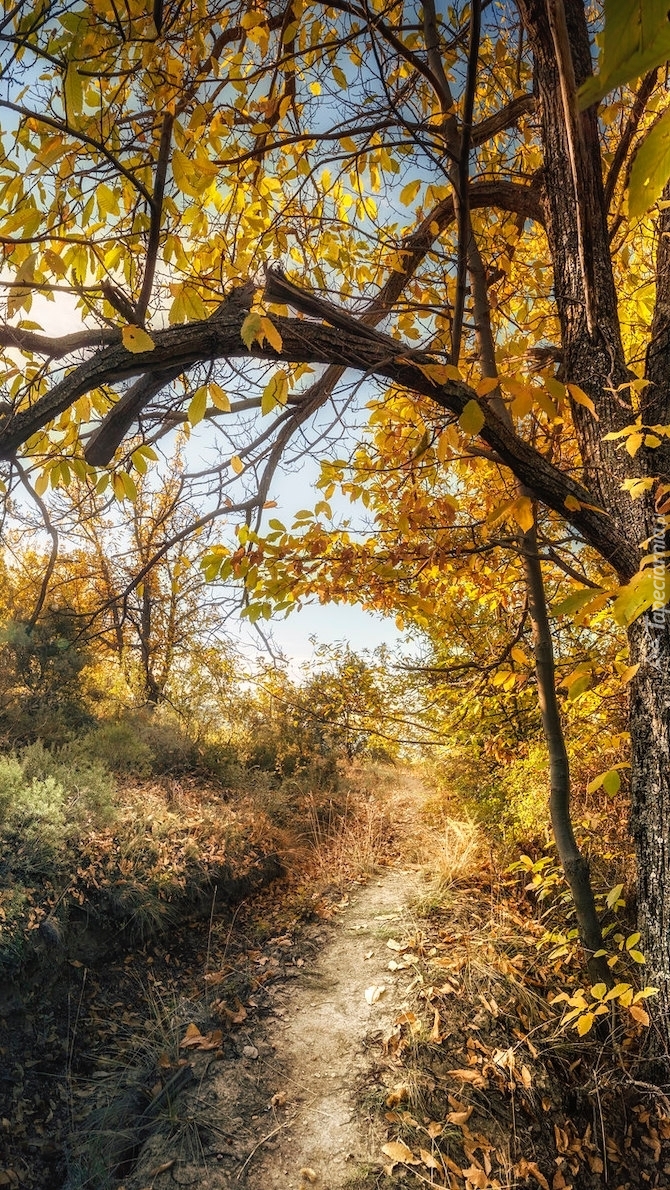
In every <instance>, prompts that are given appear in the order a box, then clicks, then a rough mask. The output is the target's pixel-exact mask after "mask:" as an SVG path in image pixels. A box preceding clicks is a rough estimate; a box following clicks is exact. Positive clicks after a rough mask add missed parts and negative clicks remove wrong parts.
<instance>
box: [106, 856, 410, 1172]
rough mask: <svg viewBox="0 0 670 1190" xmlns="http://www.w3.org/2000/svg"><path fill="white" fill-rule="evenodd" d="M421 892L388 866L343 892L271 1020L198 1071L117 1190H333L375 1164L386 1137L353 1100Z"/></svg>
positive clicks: (390, 1011)
mask: <svg viewBox="0 0 670 1190" xmlns="http://www.w3.org/2000/svg"><path fill="white" fill-rule="evenodd" d="M421 887H422V881H421V876H420V875H419V873H418V872H417V870H416V869H414V870H411V869H394V870H389V871H388V872H385V873H383V874H382V875H381V876H378V877H372V878H371V879H370V881H369V882H368V883H367V884H365V885H362V886H360V887H359V888H357V889H355V890H354V891H353V892H352V893H351V894H350V896H349V903H348V904H347V905H346V907H344V908H343V909H342V910H341V912H340V913H339V914H338V916H337V918H336V920H335V921H334V922H333V923H332V924H329V925H328V926H326V927H324V928H323V929H322V930H321V934H322V935H324V936H323V937H321V939H317V942H318V941H320V942H321V947H320V949H319V950H318V951H317V953H316V955H315V957H314V959H313V961H309V962H306V963H305V964H304V965H303V966H302V967H301V968H300V972H299V974H298V975H297V977H296V978H294V979H293V980H290V981H284V982H278V983H277V984H275V985H274V986H273V987H272V988H270V989H269V995H270V1004H269V1006H268V1007H269V1009H270V1011H269V1012H268V1013H267V1015H266V1016H265V1018H264V1019H262V1020H258V1021H257V1022H255V1023H254V1024H252V1026H251V1027H250V1028H248V1029H247V1030H246V1031H244V1030H242V1031H241V1032H240V1034H239V1035H238V1036H237V1038H236V1041H235V1045H236V1052H235V1054H234V1055H232V1054H227V1055H225V1056H224V1057H223V1059H222V1060H217V1061H212V1062H211V1063H210V1064H209V1065H208V1066H207V1068H206V1069H204V1068H203V1069H202V1070H201V1071H200V1072H199V1076H198V1077H199V1082H198V1089H197V1092H194V1093H191V1094H190V1095H189V1094H188V1093H187V1096H186V1098H187V1100H188V1103H187V1106H186V1107H184V1106H183V1105H181V1109H180V1114H181V1127H176V1128H175V1127H173V1129H172V1135H171V1136H166V1135H163V1136H162V1137H161V1136H160V1135H159V1134H156V1135H155V1136H154V1137H152V1138H151V1140H149V1141H148V1143H147V1144H146V1145H145V1146H144V1149H143V1151H142V1154H141V1156H140V1160H139V1162H138V1164H137V1166H136V1167H135V1169H134V1171H133V1174H132V1176H131V1177H130V1178H129V1179H128V1180H127V1181H126V1182H125V1183H124V1190H148V1187H149V1186H152V1187H153V1186H154V1185H155V1187H156V1190H161V1186H162V1184H163V1183H165V1184H167V1182H168V1181H169V1179H170V1177H172V1184H174V1182H176V1183H177V1184H178V1185H181V1186H194V1185H195V1186H198V1187H199V1188H201V1190H233V1188H234V1187H239V1188H244V1190H274V1188H275V1187H277V1188H278V1187H281V1188H282V1190H307V1187H309V1185H310V1184H312V1185H315V1186H316V1187H317V1190H340V1188H342V1187H344V1186H347V1187H355V1186H356V1178H357V1172H361V1173H362V1170H363V1168H364V1167H365V1165H366V1164H367V1165H368V1168H369V1166H370V1165H371V1164H372V1165H374V1166H377V1167H379V1163H380V1160H381V1157H382V1154H381V1145H382V1144H383V1143H384V1140H385V1136H383V1135H381V1133H379V1132H377V1131H376V1130H375V1128H374V1126H373V1125H372V1124H368V1122H367V1121H366V1120H365V1118H364V1113H361V1111H360V1108H357V1106H356V1102H355V1099H356V1092H357V1089H358V1088H359V1086H360V1083H361V1080H363V1079H364V1078H365V1075H366V1073H367V1072H369V1071H370V1069H371V1067H372V1066H373V1065H374V1060H375V1054H379V1053H380V1051H381V1045H382V1039H383V1035H384V1033H385V1032H386V1031H388V1030H389V1029H390V1027H391V1025H392V1023H393V1021H394V1019H395V1017H396V1016H397V1015H398V1013H399V1011H401V1010H402V1007H403V999H404V995H405V990H406V988H407V987H408V985H409V984H410V983H411V981H412V979H413V978H414V975H413V972H412V970H411V969H408V968H405V967H403V966H402V964H397V963H394V951H393V950H392V949H390V948H389V947H388V946H387V942H388V940H389V939H399V938H400V937H402V936H403V934H405V933H406V932H407V931H408V929H411V926H412V915H411V902H412V899H413V898H415V897H416V895H417V894H419V893H420V891H421ZM397 957H398V956H397V953H396V955H395V958H397ZM390 962H391V963H392V964H393V965H394V966H395V967H396V968H397V969H396V970H391V969H389V963H390ZM373 988H374V989H376V992H375V993H374V994H373V993H372V992H371V991H370V989H373ZM380 988H383V989H384V990H383V991H382V992H379V989H380ZM366 992H367V996H366ZM370 1001H372V1002H370ZM168 1162H172V1163H173V1164H172V1165H171V1168H170V1172H169V1173H168V1170H167V1169H165V1170H163V1169H162V1168H161V1167H162V1166H166V1165H167V1163H168Z"/></svg>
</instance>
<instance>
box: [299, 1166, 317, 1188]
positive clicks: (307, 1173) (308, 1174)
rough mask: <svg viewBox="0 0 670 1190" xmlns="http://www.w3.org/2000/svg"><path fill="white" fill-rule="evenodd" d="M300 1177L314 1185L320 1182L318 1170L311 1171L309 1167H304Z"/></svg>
mask: <svg viewBox="0 0 670 1190" xmlns="http://www.w3.org/2000/svg"><path fill="white" fill-rule="evenodd" d="M300 1177H301V1178H304V1179H305V1181H306V1182H311V1183H312V1185H314V1183H315V1182H318V1180H319V1175H318V1173H317V1172H316V1170H314V1169H310V1167H309V1166H308V1165H305V1166H303V1168H302V1169H301V1170H300Z"/></svg>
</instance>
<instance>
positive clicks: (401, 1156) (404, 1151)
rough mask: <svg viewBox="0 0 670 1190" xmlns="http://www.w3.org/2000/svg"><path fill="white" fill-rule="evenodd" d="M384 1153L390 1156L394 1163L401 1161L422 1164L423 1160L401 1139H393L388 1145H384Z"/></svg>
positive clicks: (409, 1163)
mask: <svg viewBox="0 0 670 1190" xmlns="http://www.w3.org/2000/svg"><path fill="white" fill-rule="evenodd" d="M382 1153H383V1154H384V1155H385V1156H386V1157H390V1158H391V1161H392V1162H393V1164H394V1165H397V1164H398V1162H399V1161H401V1162H402V1163H403V1164H404V1165H420V1164H421V1162H420V1160H419V1158H418V1157H415V1156H414V1153H413V1152H412V1150H411V1149H408V1148H407V1145H406V1144H404V1143H403V1141H401V1140H391V1141H389V1143H388V1144H387V1145H382Z"/></svg>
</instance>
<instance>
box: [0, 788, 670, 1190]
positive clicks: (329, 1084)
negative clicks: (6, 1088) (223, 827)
mask: <svg viewBox="0 0 670 1190" xmlns="http://www.w3.org/2000/svg"><path fill="white" fill-rule="evenodd" d="M375 780H376V782H377V785H376V787H375V788H374V791H373V796H370V794H369V779H368V789H367V792H366V793H365V796H363V797H361V800H360V804H359V805H358V806H357V809H356V813H355V814H349V816H348V817H345V818H343V819H342V820H341V821H340V823H339V825H338V824H332V823H331V824H330V825H329V827H328V829H325V828H324V830H323V832H321V833H320V832H319V830H316V831H314V830H313V831H312V839H311V844H310V848H309V849H308V850H307V851H306V850H305V848H304V847H297V848H293V850H292V844H291V836H290V833H287V835H286V838H285V843H286V854H285V855H284V857H283V858H284V865H285V868H286V869H288V875H287V877H286V878H285V879H283V880H280V881H275V882H274V883H273V884H272V885H270V886H269V887H268V888H266V889H265V890H264V891H262V892H260V893H256V894H255V895H253V896H252V897H250V898H249V900H248V901H247V902H245V903H243V904H241V905H240V906H238V908H237V909H236V910H235V912H234V913H232V912H231V913H228V914H226V915H224V916H223V917H221V918H218V917H216V918H215V916H214V913H213V912H212V917H211V920H210V921H209V922H207V921H205V922H195V923H192V924H191V925H187V926H185V927H182V928H180V929H178V930H175V931H173V932H172V934H171V936H170V937H169V939H165V938H163V939H161V940H157V941H156V942H154V943H153V944H152V945H147V946H145V947H143V948H138V949H135V950H133V951H132V952H131V953H128V954H127V955H125V957H122V958H121V959H120V960H119V961H118V962H115V963H113V964H109V965H107V966H106V967H105V966H104V964H103V965H101V964H100V963H98V964H97V966H96V968H95V969H91V971H90V972H87V970H86V969H83V970H82V966H81V963H77V962H75V963H74V964H71V967H70V969H71V976H72V979H71V983H70V985H69V986H68V989H67V993H66V994H65V993H63V995H62V998H61V1001H60V1003H59V1004H54V1005H52V1006H51V1008H53V1012H50V1011H45V1014H44V1018H43V1019H42V1021H41V1022H40V1023H39V1027H38V1025H37V1024H36V1023H35V1022H34V1021H28V1023H27V1024H26V1022H25V1021H24V1022H23V1025H22V1028H23V1029H24V1035H23V1039H22V1040H20V1041H19V1042H17V1043H16V1044H18V1045H20V1047H21V1050H22V1061H21V1062H18V1061H17V1062H16V1065H15V1068H14V1071H13V1072H12V1073H13V1074H14V1076H15V1077H17V1072H18V1077H21V1078H22V1079H23V1084H22V1088H21V1094H20V1095H18V1096H17V1095H16V1094H15V1096H14V1102H15V1107H14V1111H15V1115H14V1117H13V1119H12V1120H10V1119H8V1118H7V1119H6V1120H5V1119H3V1120H2V1122H1V1125H0V1126H1V1128H2V1129H3V1130H4V1134H5V1138H6V1140H7V1142H8V1145H7V1148H8V1155H9V1156H8V1159H7V1161H6V1164H5V1167H4V1169H3V1168H2V1167H1V1166H0V1186H3V1185H7V1186H11V1187H15V1188H17V1190H19V1188H20V1190H23V1187H25V1188H26V1190H112V1188H114V1190H167V1188H170V1187H174V1186H189V1187H202V1190H234V1188H235V1190H237V1188H238V1187H239V1188H240V1190H245V1188H246V1190H276V1188H279V1187H282V1188H285V1190H307V1188H308V1187H309V1186H311V1185H313V1186H315V1187H317V1190H345V1187H346V1190H395V1188H396V1187H398V1188H400V1187H408V1186H411V1187H417V1188H418V1187H420V1186H424V1185H430V1186H444V1187H453V1188H454V1190H489V1188H490V1190H512V1188H516V1187H518V1188H524V1190H531V1188H532V1190H537V1188H538V1187H539V1188H540V1190H568V1188H572V1190H600V1188H601V1187H611V1188H612V1190H632V1188H637V1187H642V1186H644V1187H647V1186H649V1187H670V1108H669V1105H668V1103H667V1100H665V1099H664V1098H663V1096H658V1095H653V1094H650V1093H649V1089H648V1088H646V1087H644V1086H643V1085H642V1084H643V1081H644V1076H645V1068H644V1067H643V1066H641V1065H640V1063H639V1061H638V1060H637V1059H636V1058H635V1057H634V1056H633V1055H632V1054H628V1053H627V1052H626V1051H625V1048H623V1049H622V1046H621V1044H619V1042H617V1043H616V1044H613V1043H612V1041H611V1039H609V1040H608V1039H607V1038H602V1037H601V1038H597V1037H595V1036H594V1035H589V1036H588V1037H586V1038H579V1037H577V1035H576V1034H575V1032H574V1030H566V1029H565V1028H562V1027H561V1009H560V1007H558V1006H557V1007H552V1004H551V1001H552V999H553V997H554V996H555V995H556V993H557V992H559V991H561V990H562V989H563V987H564V986H567V987H568V988H569V990H572V988H574V984H575V974H574V972H573V973H571V972H570V971H569V969H568V967H562V966H560V965H558V966H557V965H556V964H554V966H553V967H552V966H551V965H550V964H549V963H548V962H547V959H546V958H545V957H543V952H542V951H541V950H539V949H538V941H539V939H540V937H541V935H542V934H543V932H544V926H543V925H542V924H541V922H540V921H539V919H538V915H537V913H536V911H535V909H534V907H533V904H532V901H531V900H530V899H529V898H528V894H527V893H525V892H524V883H525V882H523V881H522V882H519V881H518V880H515V879H510V877H509V875H506V874H505V873H504V872H503V873H500V872H499V871H498V870H497V868H496V865H495V863H493V862H492V857H491V856H490V854H489V852H488V849H487V848H486V847H485V846H484V844H483V842H482V839H481V837H480V835H479V833H478V831H477V830H476V828H475V827H474V826H473V824H472V823H469V822H467V821H463V820H462V819H460V818H459V817H458V816H457V815H456V814H454V816H453V817H452V816H451V814H450V810H451V807H450V806H449V804H448V803H445V801H444V799H443V798H441V797H438V796H437V795H435V793H434V791H432V790H431V789H429V788H427V787H426V786H425V785H424V783H423V781H422V780H421V778H420V777H419V776H417V775H416V774H414V773H412V772H410V771H401V770H399V771H390V772H388V773H387V774H386V777H385V778H384V779H383V780H380V779H379V776H378V775H377V777H376V778H375ZM454 809H456V808H454ZM213 909H214V905H213V906H212V910H213ZM570 981H572V984H571V982H570ZM63 1022H65V1024H64V1023H63ZM30 1028H32V1029H33V1033H32V1036H33V1038H34V1039H36V1038H41V1039H42V1041H41V1042H39V1043H38V1041H35V1040H34V1041H33V1048H32V1049H31V1047H30V1046H29V1045H28V1044H27V1043H26V1040H25V1038H26V1037H27V1036H28V1033H29V1029H30ZM49 1031H50V1032H49ZM49 1038H50V1039H51V1041H50V1044H46V1045H45V1043H44V1042H45V1039H47V1041H48V1039H49ZM626 1044H628V1043H627V1042H626ZM63 1049H64V1050H65V1059H66V1060H65V1062H64V1063H63ZM51 1051H53V1055H52V1052H51ZM12 1052H13V1051H12V1046H11V1044H9V1045H8V1047H7V1049H6V1055H7V1056H8V1057H9V1058H11V1057H12ZM58 1054H60V1058H59V1057H58ZM52 1057H53V1060H52V1064H51V1066H50V1065H49V1061H50V1059H51V1058H52ZM45 1079H46V1082H45ZM16 1121H18V1122H19V1129H18V1131H17V1130H16ZM19 1136H21V1138H22V1139H21V1143H20V1144H19V1143H18V1140H17V1137H19ZM13 1140H15V1141H16V1144H13V1143H12V1141H13Z"/></svg>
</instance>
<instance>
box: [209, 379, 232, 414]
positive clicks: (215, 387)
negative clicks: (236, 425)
mask: <svg viewBox="0 0 670 1190" xmlns="http://www.w3.org/2000/svg"><path fill="white" fill-rule="evenodd" d="M209 395H210V397H211V398H212V404H213V405H215V406H216V408H217V409H220V410H221V412H222V413H230V401H229V399H228V397H227V396H226V394H225V393H224V391H223V389H222V388H221V386H220V385H219V384H216V383H215V382H214V381H212V383H211V384H210V385H209Z"/></svg>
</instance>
